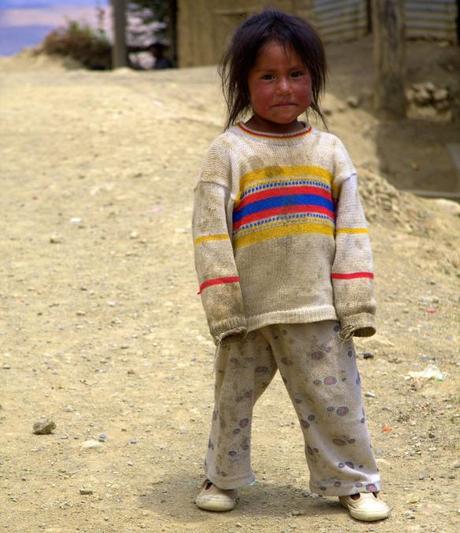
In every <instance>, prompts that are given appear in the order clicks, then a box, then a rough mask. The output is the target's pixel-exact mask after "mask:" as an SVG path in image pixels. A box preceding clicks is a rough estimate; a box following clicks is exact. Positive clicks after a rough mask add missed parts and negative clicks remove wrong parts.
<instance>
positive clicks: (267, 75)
mask: <svg viewBox="0 0 460 533" xmlns="http://www.w3.org/2000/svg"><path fill="white" fill-rule="evenodd" d="M261 79H262V80H272V79H273V74H263V75H262V76H261Z"/></svg>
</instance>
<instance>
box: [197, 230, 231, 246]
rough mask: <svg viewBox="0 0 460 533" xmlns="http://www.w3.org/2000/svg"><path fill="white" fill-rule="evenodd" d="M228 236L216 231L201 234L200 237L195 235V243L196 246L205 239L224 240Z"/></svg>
mask: <svg viewBox="0 0 460 533" xmlns="http://www.w3.org/2000/svg"><path fill="white" fill-rule="evenodd" d="M229 238H230V237H229V236H228V235H227V234H226V233H216V234H215V235H203V236H202V237H197V238H196V239H195V244H196V245H197V246H198V245H199V244H201V243H202V242H206V241H224V240H225V239H229Z"/></svg>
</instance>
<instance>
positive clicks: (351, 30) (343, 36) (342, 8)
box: [313, 0, 368, 42]
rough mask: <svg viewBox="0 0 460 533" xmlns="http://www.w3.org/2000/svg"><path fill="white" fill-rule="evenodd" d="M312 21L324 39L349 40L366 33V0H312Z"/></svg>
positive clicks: (327, 40)
mask: <svg viewBox="0 0 460 533" xmlns="http://www.w3.org/2000/svg"><path fill="white" fill-rule="evenodd" d="M313 22H314V24H315V26H316V28H317V29H318V31H319V32H320V34H321V37H322V38H323V39H324V40H325V41H326V42H329V41H344V40H347V41H350V40H353V39H358V38H359V37H362V36H363V35H366V34H367V33H368V17H367V2H366V0H314V2H313Z"/></svg>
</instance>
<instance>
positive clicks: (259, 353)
mask: <svg viewBox="0 0 460 533" xmlns="http://www.w3.org/2000/svg"><path fill="white" fill-rule="evenodd" d="M339 330H340V327H339V324H338V322H337V321H333V320H328V321H323V322H317V323H310V324H281V325H271V326H266V327H264V328H261V329H258V330H256V331H252V332H250V333H249V334H248V335H247V337H246V338H245V339H242V338H241V337H237V336H235V337H227V338H225V339H224V340H223V341H222V343H221V344H220V345H219V347H218V349H217V354H216V383H215V405H214V411H213V414H212V424H211V433H210V437H209V442H208V450H207V454H206V460H205V473H206V477H207V478H208V479H209V480H211V481H212V482H213V483H214V484H215V485H216V486H217V487H220V488H221V489H234V488H237V487H240V486H242V485H245V484H248V483H251V482H253V481H254V479H255V477H254V473H253V472H252V470H251V464H250V453H251V423H252V412H253V407H254V404H255V402H256V401H257V399H258V398H259V397H260V395H261V394H262V393H263V391H264V390H265V389H266V388H267V387H268V385H269V383H270V381H271V380H272V378H273V376H274V375H275V373H276V371H277V369H279V371H280V374H281V377H282V379H283V382H284V384H285V385H286V388H287V391H288V393H289V396H290V398H291V401H292V403H293V405H294V408H295V410H296V413H297V416H298V418H299V421H300V427H301V429H302V432H303V436H304V440H305V455H306V458H307V463H308V467H309V470H310V490H311V491H312V492H315V493H317V494H321V495H328V496H343V495H348V494H354V493H357V492H375V491H379V490H380V476H379V473H378V468H377V465H376V463H375V459H374V456H373V453H372V449H371V444H370V438H369V433H368V428H367V422H366V418H365V415H364V409H363V404H362V398H361V386H360V376H359V372H358V369H357V366H356V356H355V350H354V346H353V342H352V341H347V342H343V341H340V340H339V338H338V331H339Z"/></svg>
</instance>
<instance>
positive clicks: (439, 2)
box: [406, 0, 457, 43]
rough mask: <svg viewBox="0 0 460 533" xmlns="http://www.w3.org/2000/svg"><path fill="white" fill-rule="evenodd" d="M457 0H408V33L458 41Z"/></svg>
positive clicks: (415, 35)
mask: <svg viewBox="0 0 460 533" xmlns="http://www.w3.org/2000/svg"><path fill="white" fill-rule="evenodd" d="M456 18H457V5H456V0H406V35H407V37H409V38H415V37H424V38H436V39H445V40H446V41H450V42H454V43H455V42H456V41H457V28H456Z"/></svg>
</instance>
